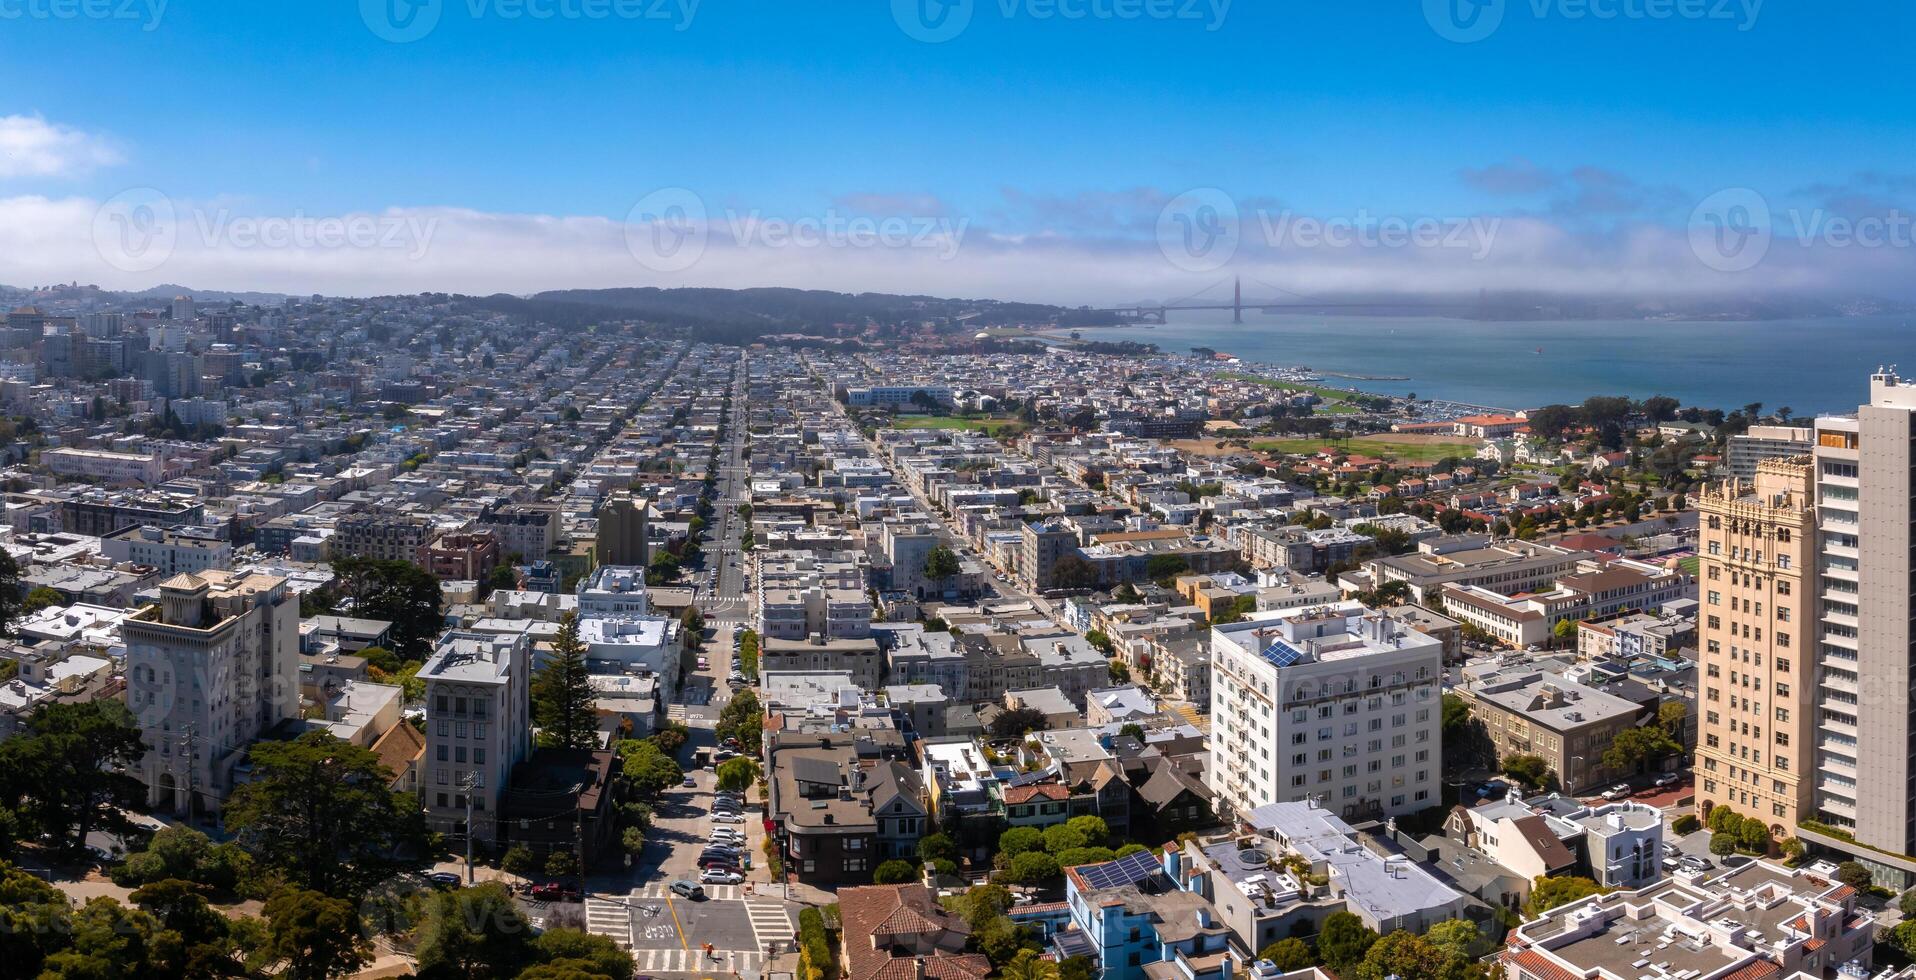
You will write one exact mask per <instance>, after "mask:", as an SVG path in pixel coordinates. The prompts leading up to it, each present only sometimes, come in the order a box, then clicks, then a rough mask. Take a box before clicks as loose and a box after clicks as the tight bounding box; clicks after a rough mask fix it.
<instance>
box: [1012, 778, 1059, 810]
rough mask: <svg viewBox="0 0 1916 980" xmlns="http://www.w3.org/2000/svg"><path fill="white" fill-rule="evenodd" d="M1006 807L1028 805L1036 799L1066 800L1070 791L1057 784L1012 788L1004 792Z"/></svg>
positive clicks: (1038, 784) (1034, 784)
mask: <svg viewBox="0 0 1916 980" xmlns="http://www.w3.org/2000/svg"><path fill="white" fill-rule="evenodd" d="M1004 796H1005V803H1006V805H1016V804H1019V803H1029V802H1031V801H1032V800H1033V799H1034V798H1036V797H1043V798H1045V799H1047V800H1068V799H1070V798H1071V791H1070V790H1068V789H1066V788H1064V787H1063V786H1060V785H1059V784H1057V783H1033V784H1031V785H1030V786H1013V787H1011V788H1010V789H1007V790H1005V793H1004Z"/></svg>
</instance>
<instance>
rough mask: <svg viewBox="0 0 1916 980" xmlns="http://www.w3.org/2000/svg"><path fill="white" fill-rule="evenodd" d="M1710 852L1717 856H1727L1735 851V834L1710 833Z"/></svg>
mask: <svg viewBox="0 0 1916 980" xmlns="http://www.w3.org/2000/svg"><path fill="white" fill-rule="evenodd" d="M1710 853H1711V854H1714V855H1716V856H1717V857H1729V856H1730V855H1732V854H1735V853H1736V835H1734V834H1725V833H1716V834H1711V835H1710Z"/></svg>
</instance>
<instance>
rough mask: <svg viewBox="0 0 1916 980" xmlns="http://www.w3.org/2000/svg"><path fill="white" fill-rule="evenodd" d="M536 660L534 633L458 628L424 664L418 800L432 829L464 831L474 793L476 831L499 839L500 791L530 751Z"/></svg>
mask: <svg viewBox="0 0 1916 980" xmlns="http://www.w3.org/2000/svg"><path fill="white" fill-rule="evenodd" d="M531 661H532V641H531V638H530V636H529V635H528V634H525V633H514V634H509V635H501V634H496V633H473V632H468V631H464V630H454V631H453V632H450V633H447V634H446V635H444V636H442V637H440V638H439V644H438V646H437V647H435V648H434V649H433V653H432V656H431V657H430V658H428V659H427V660H426V664H425V666H423V667H421V668H419V679H420V680H421V681H423V682H424V683H425V685H426V754H425V756H424V758H423V759H422V760H421V761H420V763H419V798H420V802H421V803H422V804H424V805H425V808H426V821H427V823H428V824H430V825H431V826H432V828H433V829H434V830H437V831H439V832H441V833H445V834H449V835H454V836H463V835H464V834H465V832H466V803H467V799H466V798H467V796H468V795H470V796H471V797H472V800H471V802H472V829H473V833H474V835H475V836H476V837H477V838H478V839H479V840H483V841H487V842H491V841H494V840H497V839H498V827H497V819H496V818H497V815H498V813H499V794H500V793H501V792H502V791H504V790H505V788H506V783H507V779H508V778H509V777H510V776H511V774H512V767H513V766H514V765H517V764H518V763H520V762H522V761H524V760H525V758H526V757H527V756H528V755H530V754H531V752H532V675H531Z"/></svg>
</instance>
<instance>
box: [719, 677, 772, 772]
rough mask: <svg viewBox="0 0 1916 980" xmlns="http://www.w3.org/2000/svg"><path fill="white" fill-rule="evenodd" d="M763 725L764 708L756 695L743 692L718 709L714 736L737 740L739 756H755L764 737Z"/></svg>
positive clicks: (748, 691) (733, 696)
mask: <svg viewBox="0 0 1916 980" xmlns="http://www.w3.org/2000/svg"><path fill="white" fill-rule="evenodd" d="M764 723H765V708H764V707H763V706H762V705H760V704H759V700H758V695H757V694H754V693H753V692H752V691H750V690H744V691H740V692H738V693H737V694H734V695H732V699H731V700H730V701H727V702H725V707H723V708H720V709H719V716H718V723H717V725H716V726H715V734H717V735H718V737H719V738H720V739H726V738H736V739H738V742H739V754H741V755H749V756H757V755H758V754H759V749H760V744H761V740H762V739H763V737H764Z"/></svg>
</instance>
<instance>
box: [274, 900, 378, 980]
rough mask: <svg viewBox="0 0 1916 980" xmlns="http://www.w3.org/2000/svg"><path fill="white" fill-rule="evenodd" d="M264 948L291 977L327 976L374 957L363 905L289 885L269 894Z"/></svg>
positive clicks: (345, 971) (351, 970) (320, 979)
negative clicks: (359, 905)
mask: <svg viewBox="0 0 1916 980" xmlns="http://www.w3.org/2000/svg"><path fill="white" fill-rule="evenodd" d="M265 915H266V924H267V937H268V939H267V946H266V952H267V953H268V955H269V956H270V957H271V958H272V959H273V960H275V961H278V962H282V963H284V964H286V967H285V972H284V973H283V974H282V976H285V977H289V978H291V980H328V978H330V977H343V976H348V975H350V974H352V973H356V972H358V970H359V968H360V967H362V966H365V965H366V964H367V963H370V962H372V957H373V948H372V943H370V942H368V941H367V939H366V937H365V930H364V924H363V923H362V922H360V919H359V908H358V906H357V905H355V904H354V903H352V902H350V901H347V900H346V899H342V898H332V897H330V896H328V895H326V894H324V893H321V892H316V891H308V890H304V889H298V888H286V889H281V890H280V891H278V892H276V893H275V894H274V895H273V897H272V898H270V899H268V900H267V902H266V908H265Z"/></svg>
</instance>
